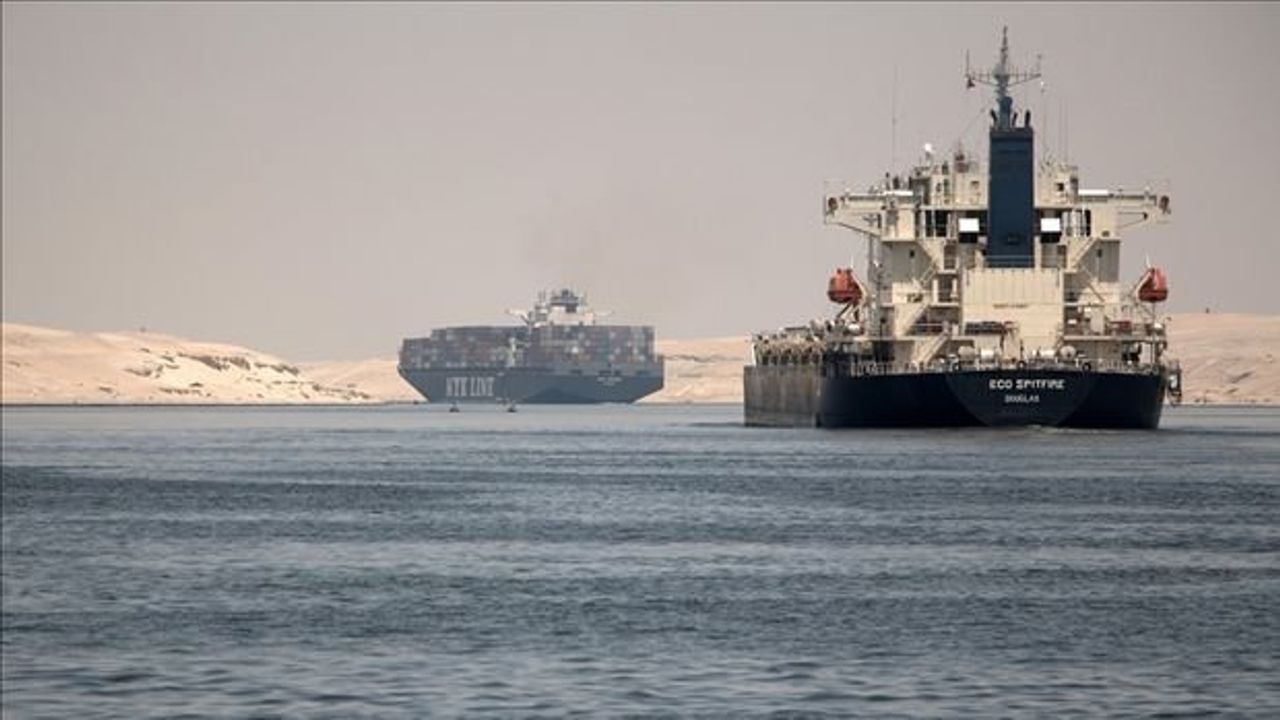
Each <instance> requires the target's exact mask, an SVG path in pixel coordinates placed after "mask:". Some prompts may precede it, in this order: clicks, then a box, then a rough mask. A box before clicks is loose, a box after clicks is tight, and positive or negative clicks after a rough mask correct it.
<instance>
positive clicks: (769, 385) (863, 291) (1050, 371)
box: [743, 29, 1182, 428]
mask: <svg viewBox="0 0 1280 720" xmlns="http://www.w3.org/2000/svg"><path fill="white" fill-rule="evenodd" d="M966 65H967V63H966ZM1039 77H1040V73H1039V68H1038V67H1037V68H1036V69H1033V70H1028V71H1023V70H1018V69H1016V68H1014V67H1013V66H1012V64H1011V62H1010V58H1009V40H1008V31H1007V29H1006V30H1005V32H1004V35H1003V38H1002V40H1001V44H1000V50H999V55H998V59H997V61H996V63H995V65H994V67H993V68H992V69H991V70H989V71H975V70H973V69H971V68H970V67H966V69H965V79H966V82H967V85H968V87H969V88H973V87H976V86H978V85H984V86H990V87H993V88H994V94H995V107H994V108H993V109H991V111H990V117H991V126H990V130H989V133H988V141H989V146H988V154H987V161H986V163H985V167H984V165H983V163H982V162H981V161H980V160H979V159H978V158H975V157H972V156H970V155H969V154H967V153H966V152H965V150H964V149H963V147H962V146H961V145H960V144H957V145H956V146H955V148H954V149H952V150H951V151H950V152H948V153H946V154H939V155H935V154H934V153H933V151H932V148H931V147H930V146H928V145H926V146H925V150H924V157H923V159H922V161H921V162H919V163H918V164H916V165H915V166H914V167H913V168H912V169H911V170H910V171H909V172H908V173H906V174H905V175H891V174H886V175H885V177H884V179H883V180H882V181H879V182H876V183H874V184H872V185H870V186H869V187H867V186H863V187H867V189H865V190H854V189H851V186H850V185H848V184H846V183H828V184H827V186H826V192H825V193H824V197H823V217H824V223H825V224H826V225H829V226H835V227H839V228H844V229H848V230H851V231H853V232H854V233H855V234H857V235H858V236H861V237H863V238H865V239H866V240H867V264H866V268H867V270H866V274H867V281H866V282H865V283H864V282H862V281H861V280H859V279H858V277H857V276H856V275H855V274H854V271H853V269H852V268H850V267H841V268H837V270H836V271H835V273H834V274H833V275H832V276H831V277H830V278H829V280H828V282H827V297H828V299H829V300H831V302H833V303H834V304H835V308H836V309H835V311H834V312H833V314H832V316H830V317H827V318H824V319H820V320H815V321H812V322H809V323H807V324H804V325H798V326H795V327H788V328H783V329H781V330H779V331H777V332H770V333H760V334H756V335H755V336H754V337H753V364H752V365H749V366H747V367H746V368H745V369H744V378H743V384H744V388H743V389H744V414H745V422H746V424H747V425H773V426H818V427H831V428H838V427H927V426H935V427H937V426H972V425H1043V426H1062V427H1080V428H1155V427H1157V426H1158V425H1159V422H1160V415H1161V410H1162V408H1163V406H1164V403H1165V402H1166V399H1168V400H1169V401H1170V402H1177V401H1178V400H1179V399H1180V398H1181V386H1182V382H1181V371H1180V370H1179V368H1178V365H1177V363H1176V362H1172V361H1170V360H1168V359H1166V357H1165V352H1166V350H1167V348H1168V339H1167V329H1168V324H1167V319H1162V318H1161V316H1160V303H1162V302H1164V301H1165V300H1166V299H1167V297H1168V293H1169V285H1168V280H1167V278H1166V277H1165V274H1164V273H1163V272H1162V271H1161V270H1160V269H1159V268H1158V267H1153V266H1151V265H1150V263H1149V262H1148V264H1147V267H1146V269H1145V271H1143V272H1142V273H1141V275H1140V277H1138V278H1136V280H1134V281H1126V280H1125V279H1124V278H1122V277H1121V272H1120V244H1121V233H1122V232H1127V231H1129V230H1132V229H1134V228H1137V227H1140V226H1143V225H1148V224H1152V223H1161V222H1164V221H1166V219H1167V218H1168V216H1169V213H1170V205H1169V196H1168V195H1167V194H1162V193H1160V192H1157V191H1154V190H1152V189H1151V188H1149V187H1146V188H1143V189H1140V190H1123V189H1088V188H1082V187H1081V186H1080V176H1079V172H1078V169H1077V168H1076V167H1075V166H1074V165H1071V164H1069V163H1067V162H1065V161H1064V160H1060V159H1056V158H1053V157H1044V158H1042V159H1041V160H1040V162H1039V163H1037V162H1036V157H1035V132H1034V130H1033V129H1032V125H1031V113H1030V112H1029V111H1019V110H1016V109H1015V108H1014V106H1013V105H1014V104H1013V98H1012V96H1011V95H1010V88H1012V87H1013V86H1015V85H1018V84H1021V83H1025V82H1029V81H1031V80H1035V79H1038V78H1039Z"/></svg>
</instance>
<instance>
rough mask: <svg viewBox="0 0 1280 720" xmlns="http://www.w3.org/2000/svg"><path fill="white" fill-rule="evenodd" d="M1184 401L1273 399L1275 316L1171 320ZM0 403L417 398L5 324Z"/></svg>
mask: <svg viewBox="0 0 1280 720" xmlns="http://www.w3.org/2000/svg"><path fill="white" fill-rule="evenodd" d="M1169 332H1170V340H1171V342H1170V345H1171V349H1170V356H1171V357H1173V358H1177V359H1178V360H1179V361H1180V362H1181V363H1182V367H1183V373H1184V386H1185V388H1186V393H1185V400H1186V402H1189V403H1208V404H1268V405H1280V362H1278V359H1280V316H1276V315H1242V314H1229V313H1213V314H1182V315H1174V316H1173V317H1172V320H1171V322H1170V330H1169ZM3 334H4V363H3V402H4V403H5V404H18V403H37V404H40V403H156V404H171V403H181V404H191V403H209V404H214V403H250V404H252V403H381V402H418V401H421V398H420V397H419V396H418V394H417V393H416V392H414V390H413V388H411V387H409V386H408V385H407V384H406V383H405V382H404V381H403V380H401V379H400V376H399V375H398V374H397V373H396V369H395V364H396V363H395V360H394V359H392V358H377V359H370V360H359V361H340V362H314V363H304V364H298V365H294V364H290V363H288V362H285V361H283V360H281V359H279V358H276V357H272V356H270V355H265V354H263V353H259V352H255V351H253V350H249V349H246V348H242V347H237V346H234V345H225V344H216V343H205V342H197V341H192V340H185V339H182V338H177V337H173V336H170V335H160V334H155V333H74V332H66V331H61V330H49V329H46V328H39V327H32V326H29V325H18V324H14V323H5V324H4V326H3ZM749 349H750V348H749V342H748V339H747V338H746V337H722V338H710V339H694V340H679V339H668V340H659V341H658V350H659V352H661V353H662V354H663V355H665V356H666V358H667V369H666V385H665V387H664V388H663V389H662V390H661V391H660V392H658V393H655V394H654V395H651V396H650V397H648V398H645V399H644V400H643V401H642V402H653V403H710V402H723V403H735V402H742V366H743V365H744V364H745V363H746V362H747V360H748V356H749Z"/></svg>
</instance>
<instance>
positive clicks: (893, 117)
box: [889, 63, 898, 172]
mask: <svg viewBox="0 0 1280 720" xmlns="http://www.w3.org/2000/svg"><path fill="white" fill-rule="evenodd" d="M889 107H890V110H889V112H890V119H889V171H890V172H897V170H898V65H897V63H894V65H893V97H892V100H891V102H890V104H889Z"/></svg>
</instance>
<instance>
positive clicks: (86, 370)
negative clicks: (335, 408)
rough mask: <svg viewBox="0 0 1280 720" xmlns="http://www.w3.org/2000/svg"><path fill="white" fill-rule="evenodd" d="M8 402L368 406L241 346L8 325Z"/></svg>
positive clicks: (358, 394) (356, 393)
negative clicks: (343, 404) (340, 404)
mask: <svg viewBox="0 0 1280 720" xmlns="http://www.w3.org/2000/svg"><path fill="white" fill-rule="evenodd" d="M3 335H4V345H3V347H4V353H3V354H4V362H3V366H0V367H2V368H3V383H0V385H2V386H3V393H2V396H3V402H4V404H6V405H7V404H19V403H34V404H97V403H107V404H114V403H119V404H126V403H146V404H221V403H233V404H239V403H251V404H256V403H260V404H267V403H367V402H378V399H377V398H375V397H373V396H372V395H370V394H368V393H367V392H365V391H363V390H360V389H358V388H352V387H335V386H332V385H328V384H326V383H324V382H320V381H318V380H316V379H314V378H312V377H309V376H308V375H307V374H306V373H304V372H303V371H302V369H301V368H299V367H298V366H296V365H291V364H289V363H287V362H285V361H283V360H281V359H279V358H276V357H272V356H270V355H266V354H263V353H259V352H255V351H253V350H249V349H246V348H242V347H237V346H235V345H225V344H218V343H207V342H197V341H193V340H186V339H183V338H178V337H173V336H171V335H161V334H157V333H146V332H130V333H76V332H68V331H63V330H50V329H47V328H39V327H33V326H30V325H18V324H15V323H4V325H3Z"/></svg>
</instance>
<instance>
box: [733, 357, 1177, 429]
mask: <svg viewBox="0 0 1280 720" xmlns="http://www.w3.org/2000/svg"><path fill="white" fill-rule="evenodd" d="M1167 384H1168V379H1167V376H1166V375H1164V374H1163V373H1131V372H1109V371H1098V372H1092V371H1084V370H1078V369H1023V370H1017V369H990V370H958V371H953V372H916V373H894V374H884V375H859V376H836V377H827V376H824V374H823V372H822V371H821V369H820V368H819V367H817V366H808V367H805V366H801V367H796V366H766V367H748V368H746V369H745V373H744V388H743V389H744V415H745V420H746V424H747V425H760V426H786V427H797V426H798V427H825V428H855V427H967V426H982V425H991V426H1001V425H1041V426H1048V427H1076V428H1127V429H1154V428H1156V427H1157V426H1158V425H1159V423H1160V411H1161V409H1162V407H1163V404H1164V395H1165V390H1166V388H1167Z"/></svg>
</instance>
